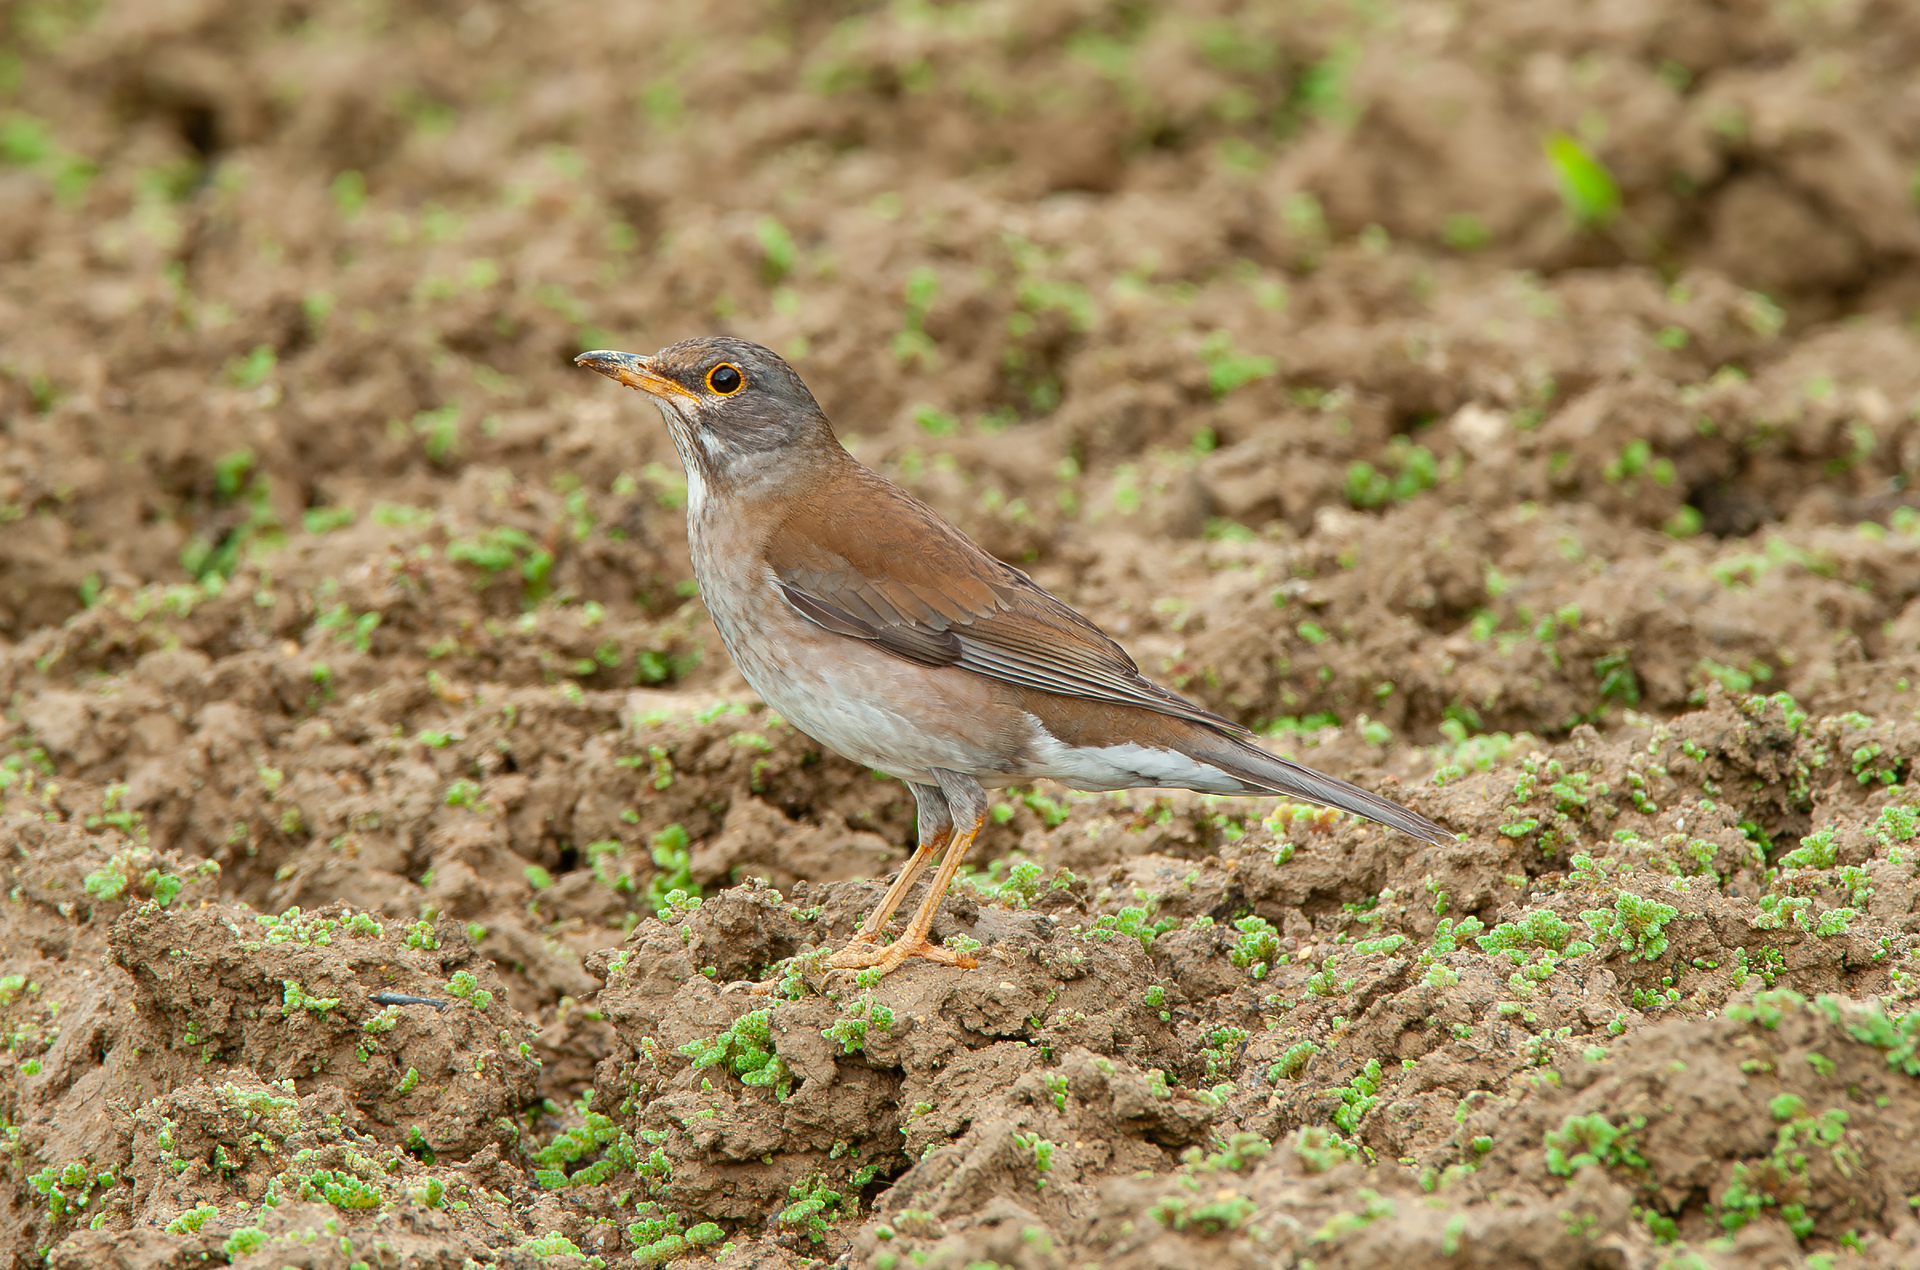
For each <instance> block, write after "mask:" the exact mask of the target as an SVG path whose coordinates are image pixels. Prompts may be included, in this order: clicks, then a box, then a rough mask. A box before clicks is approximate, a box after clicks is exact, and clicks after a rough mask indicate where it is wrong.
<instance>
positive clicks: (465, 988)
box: [446, 970, 493, 1010]
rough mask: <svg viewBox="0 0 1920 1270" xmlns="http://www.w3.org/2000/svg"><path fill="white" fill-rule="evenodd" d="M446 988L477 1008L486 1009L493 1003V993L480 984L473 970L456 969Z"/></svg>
mask: <svg viewBox="0 0 1920 1270" xmlns="http://www.w3.org/2000/svg"><path fill="white" fill-rule="evenodd" d="M446 990H447V993H448V994H449V995H450V996H454V997H457V998H459V999H460V1000H462V1001H465V1002H466V1003H467V1004H468V1005H470V1006H472V1007H473V1008H474V1009H476V1010H485V1009H486V1008H487V1007H489V1006H491V1005H492V1004H493V993H491V992H489V991H487V990H486V989H485V988H483V987H481V986H480V981H479V980H478V979H476V978H474V977H473V972H472V971H471V970H456V971H454V973H453V978H451V979H449V980H447V983H446Z"/></svg>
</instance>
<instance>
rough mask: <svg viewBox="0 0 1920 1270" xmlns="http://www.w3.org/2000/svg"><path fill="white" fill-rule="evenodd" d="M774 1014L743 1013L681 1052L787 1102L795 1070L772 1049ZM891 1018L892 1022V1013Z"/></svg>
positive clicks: (702, 1065)
mask: <svg viewBox="0 0 1920 1270" xmlns="http://www.w3.org/2000/svg"><path fill="white" fill-rule="evenodd" d="M772 1018H773V1011H772V1010H771V1009H766V1010H755V1011H753V1012H752V1013H750V1014H743V1015H741V1016H740V1017H739V1018H737V1019H735V1020H734V1021H733V1026H731V1027H729V1028H728V1029H727V1030H726V1031H724V1032H722V1033H720V1034H719V1035H718V1036H715V1037H713V1038H711V1039H709V1040H704V1041H688V1042H687V1043H686V1044H685V1045H682V1046H681V1047H680V1053H682V1054H684V1055H685V1056H686V1057H688V1058H690V1059H692V1060H693V1065H694V1066H695V1067H697V1068H704V1067H718V1066H720V1065H722V1064H725V1065H726V1067H727V1069H728V1070H729V1071H731V1072H733V1074H734V1075H736V1076H738V1077H739V1078H740V1081H741V1083H742V1084H745V1085H752V1086H755V1087H756V1088H761V1089H771V1090H773V1091H774V1096H775V1097H776V1098H777V1099H779V1100H780V1101H782V1102H785V1101H786V1098H787V1095H788V1094H790V1093H792V1092H793V1071H792V1069H791V1068H789V1067H788V1066H787V1064H786V1061H785V1060H784V1059H781V1058H780V1057H778V1056H777V1055H775V1054H774V1053H773V1029H772V1026H771V1020H772ZM888 1022H889V1024H891V1022H892V1018H891V1015H889V1017H888Z"/></svg>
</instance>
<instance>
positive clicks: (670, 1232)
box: [627, 1204, 727, 1266]
mask: <svg viewBox="0 0 1920 1270" xmlns="http://www.w3.org/2000/svg"><path fill="white" fill-rule="evenodd" d="M641 1208H642V1211H643V1212H644V1214H645V1215H644V1216H642V1217H641V1218H640V1219H639V1220H638V1221H634V1222H629V1223H628V1224H627V1235H628V1237H629V1238H631V1239H632V1240H633V1259H634V1261H635V1262H637V1263H638V1264H640V1265H642V1266H657V1265H663V1264H665V1263H666V1262H669V1261H672V1260H673V1259H674V1258H676V1257H682V1256H685V1255H686V1254H687V1253H689V1252H694V1251H696V1250H698V1249H701V1248H707V1247H711V1246H712V1245H714V1244H717V1243H719V1242H720V1241H721V1240H723V1239H725V1238H726V1237H727V1232H726V1231H724V1230H722V1229H721V1228H720V1227H719V1225H717V1224H716V1223H714V1222H700V1223H698V1224H697V1225H695V1226H693V1227H691V1228H689V1227H688V1226H687V1219H686V1218H684V1217H682V1216H680V1215H679V1214H678V1213H662V1212H660V1210H659V1209H658V1208H657V1207H656V1206H655V1205H652V1204H644V1205H642V1206H641Z"/></svg>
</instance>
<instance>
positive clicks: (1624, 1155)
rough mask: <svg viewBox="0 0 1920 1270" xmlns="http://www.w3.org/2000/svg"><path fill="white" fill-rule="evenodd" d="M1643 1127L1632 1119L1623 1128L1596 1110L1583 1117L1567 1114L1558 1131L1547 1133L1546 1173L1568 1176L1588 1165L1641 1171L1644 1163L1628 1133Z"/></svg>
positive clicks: (1552, 1130) (1630, 1133)
mask: <svg viewBox="0 0 1920 1270" xmlns="http://www.w3.org/2000/svg"><path fill="white" fill-rule="evenodd" d="M1645 1124H1646V1121H1645V1120H1644V1119H1642V1118H1641V1117H1638V1116H1636V1117H1634V1118H1633V1119H1632V1120H1630V1121H1629V1122H1628V1125H1627V1128H1624V1129H1623V1128H1618V1127H1616V1126H1615V1125H1614V1123H1613V1122H1612V1121H1611V1120H1608V1119H1607V1118H1606V1116H1604V1115H1602V1114H1601V1113H1599V1112H1597V1111H1596V1112H1594V1113H1593V1114H1591V1115H1586V1116H1571V1115H1570V1116H1568V1117H1567V1118H1566V1119H1565V1120H1564V1121H1563V1122H1562V1123H1561V1125H1560V1127H1559V1128H1558V1129H1550V1130H1548V1131H1547V1135H1546V1149H1547V1172H1549V1173H1552V1174H1554V1175H1555V1176H1557V1177H1572V1176H1573V1175H1574V1174H1575V1173H1577V1172H1579V1171H1580V1169H1581V1168H1583V1167H1584V1166H1586V1165H1588V1164H1599V1165H1601V1166H1602V1167H1612V1166H1614V1165H1619V1166H1622V1167H1626V1168H1636V1169H1644V1168H1646V1167H1647V1161H1646V1160H1645V1158H1643V1157H1642V1156H1641V1155H1640V1152H1639V1148H1638V1145H1637V1144H1636V1143H1635V1141H1634V1138H1633V1134H1632V1132H1631V1131H1632V1130H1638V1129H1640V1128H1643V1127H1645Z"/></svg>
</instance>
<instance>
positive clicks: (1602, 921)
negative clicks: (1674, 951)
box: [1580, 890, 1680, 961]
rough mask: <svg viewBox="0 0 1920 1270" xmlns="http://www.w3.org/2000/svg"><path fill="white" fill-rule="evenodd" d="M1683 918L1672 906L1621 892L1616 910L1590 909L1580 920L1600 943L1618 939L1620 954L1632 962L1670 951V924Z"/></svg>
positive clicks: (1647, 959)
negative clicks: (1680, 917) (1668, 937)
mask: <svg viewBox="0 0 1920 1270" xmlns="http://www.w3.org/2000/svg"><path fill="white" fill-rule="evenodd" d="M1679 915H1680V910H1679V909H1677V908H1675V907H1673V906H1672V905H1671V904H1662V903H1661V902H1660V901H1658V900H1655V899H1649V898H1647V897H1645V896H1640V895H1635V894H1634V893H1633V892H1631V891H1627V890H1622V891H1619V892H1618V893H1617V894H1616V895H1615V897H1614V903H1613V909H1612V910H1611V911H1608V910H1606V909H1588V910H1587V911H1585V912H1583V913H1581V914H1580V920H1581V921H1583V922H1585V923H1586V924H1587V925H1588V926H1590V927H1591V928H1592V929H1593V933H1594V936H1595V938H1596V940H1597V941H1599V942H1603V943H1604V942H1605V941H1607V940H1615V939H1617V940H1619V941H1620V951H1622V952H1624V953H1626V954H1628V959H1629V960H1632V961H1653V960H1654V959H1655V958H1657V957H1659V956H1660V954H1661V953H1664V952H1665V951H1666V950H1667V936H1666V933H1665V932H1666V927H1667V923H1669V922H1671V921H1672V920H1673V919H1674V918H1676V917H1678V916H1679Z"/></svg>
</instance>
